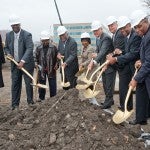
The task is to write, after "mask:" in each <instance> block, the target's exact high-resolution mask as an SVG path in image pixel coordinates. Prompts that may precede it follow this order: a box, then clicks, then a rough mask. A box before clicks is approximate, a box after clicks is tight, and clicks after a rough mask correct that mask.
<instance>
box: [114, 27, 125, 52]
mask: <svg viewBox="0 0 150 150" xmlns="http://www.w3.org/2000/svg"><path fill="white" fill-rule="evenodd" d="M125 39H126V38H125V37H124V36H123V34H122V33H121V32H120V30H117V31H116V33H115V35H114V40H113V47H114V49H116V48H118V49H120V50H121V51H122V54H124V52H125Z"/></svg>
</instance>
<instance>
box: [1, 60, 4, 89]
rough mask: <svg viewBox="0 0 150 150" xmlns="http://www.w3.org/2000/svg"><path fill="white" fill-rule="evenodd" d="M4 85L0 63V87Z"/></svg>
mask: <svg viewBox="0 0 150 150" xmlns="http://www.w3.org/2000/svg"><path fill="white" fill-rule="evenodd" d="M1 87H4V82H3V75H2V64H1V63H0V88H1Z"/></svg>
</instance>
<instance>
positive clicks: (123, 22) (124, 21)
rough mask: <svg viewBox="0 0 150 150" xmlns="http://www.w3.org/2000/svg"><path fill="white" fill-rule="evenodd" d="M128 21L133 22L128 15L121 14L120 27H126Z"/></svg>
mask: <svg viewBox="0 0 150 150" xmlns="http://www.w3.org/2000/svg"><path fill="white" fill-rule="evenodd" d="M128 23H131V20H130V19H129V18H128V17H127V16H120V17H119V18H118V29H119V28H122V27H125V26H126V25H127V24H128Z"/></svg>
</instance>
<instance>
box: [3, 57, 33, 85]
mask: <svg viewBox="0 0 150 150" xmlns="http://www.w3.org/2000/svg"><path fill="white" fill-rule="evenodd" d="M6 58H7V59H9V60H10V61H12V62H13V63H14V64H16V65H17V66H18V62H16V61H15V60H14V59H13V58H11V57H9V56H6ZM21 70H22V71H23V72H24V73H25V74H26V75H27V76H29V77H30V78H31V79H32V80H33V82H35V80H34V78H33V77H32V76H31V74H30V73H29V72H28V71H27V70H26V69H24V68H23V67H22V68H21Z"/></svg>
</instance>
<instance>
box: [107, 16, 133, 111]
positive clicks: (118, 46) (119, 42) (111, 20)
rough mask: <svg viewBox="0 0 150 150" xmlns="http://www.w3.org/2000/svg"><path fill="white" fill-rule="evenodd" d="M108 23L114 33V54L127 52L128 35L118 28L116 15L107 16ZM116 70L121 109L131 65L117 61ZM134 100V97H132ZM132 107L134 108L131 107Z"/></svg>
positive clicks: (129, 77)
mask: <svg viewBox="0 0 150 150" xmlns="http://www.w3.org/2000/svg"><path fill="white" fill-rule="evenodd" d="M107 25H108V28H109V31H110V32H111V33H112V34H113V36H112V37H113V38H112V40H113V46H114V51H113V55H114V56H119V55H124V54H125V41H126V37H125V36H124V35H123V34H122V33H121V31H120V29H119V28H118V22H117V19H116V18H115V17H114V16H110V17H108V18H107ZM114 66H115V69H116V71H118V75H119V101H120V106H119V108H120V109H123V108H124V101H125V98H126V94H127V91H128V84H127V83H129V82H130V79H131V75H130V74H129V67H128V65H125V64H124V63H121V64H119V63H118V62H116V63H115V64H114ZM130 99H131V101H132V97H130ZM130 109H132V108H130Z"/></svg>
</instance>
